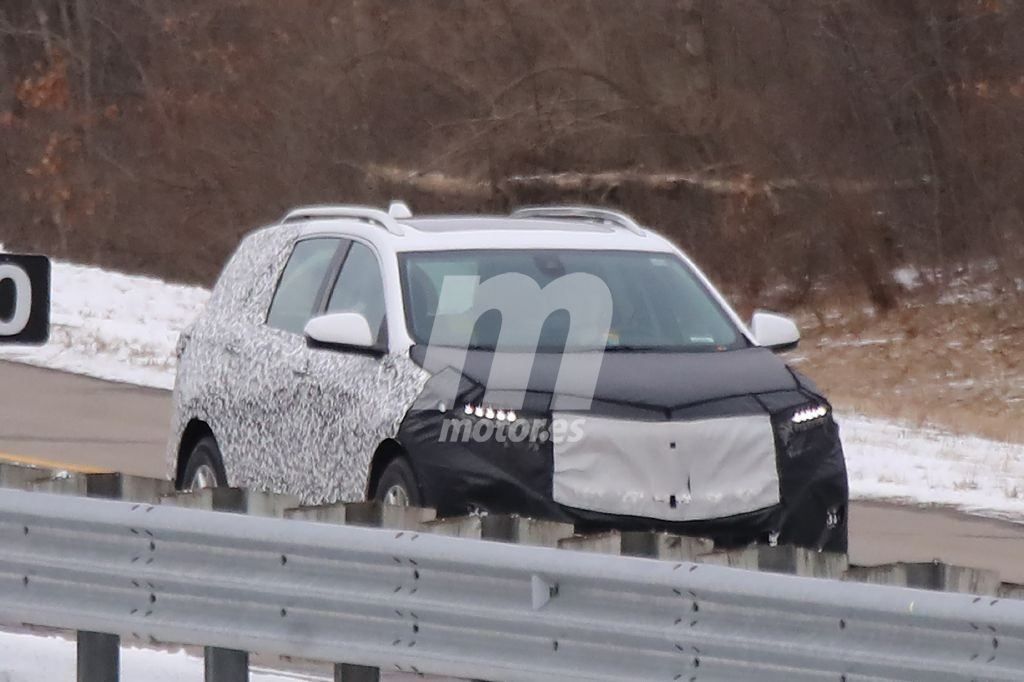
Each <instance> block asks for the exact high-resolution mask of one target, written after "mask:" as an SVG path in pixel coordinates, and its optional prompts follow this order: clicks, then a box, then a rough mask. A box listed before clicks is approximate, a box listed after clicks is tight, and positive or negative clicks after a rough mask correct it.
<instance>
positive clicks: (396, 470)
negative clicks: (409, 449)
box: [374, 457, 422, 507]
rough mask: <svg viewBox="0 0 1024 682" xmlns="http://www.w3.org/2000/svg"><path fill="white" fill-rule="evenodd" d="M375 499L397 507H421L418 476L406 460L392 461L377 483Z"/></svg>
mask: <svg viewBox="0 0 1024 682" xmlns="http://www.w3.org/2000/svg"><path fill="white" fill-rule="evenodd" d="M374 499H375V500H377V501H378V502H380V503H382V504H390V505H394V506H396V507H420V506H422V498H421V497H420V488H419V485H418V484H417V483H416V474H415V473H413V470H412V467H411V466H409V463H408V462H407V461H405V459H403V458H401V457H399V458H397V459H393V460H391V462H390V463H389V464H388V465H387V467H385V469H384V472H383V473H381V475H380V480H379V481H378V482H377V491H376V494H375V495H374Z"/></svg>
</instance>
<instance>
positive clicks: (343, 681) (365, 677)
mask: <svg viewBox="0 0 1024 682" xmlns="http://www.w3.org/2000/svg"><path fill="white" fill-rule="evenodd" d="M334 682H380V668H370V667H368V666H365V665H352V664H350V663H335V664H334Z"/></svg>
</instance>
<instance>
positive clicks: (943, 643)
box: [0, 490, 1024, 682]
mask: <svg viewBox="0 0 1024 682" xmlns="http://www.w3.org/2000/svg"><path fill="white" fill-rule="evenodd" d="M0 547H2V550H0V622H5V623H9V624H18V623H31V624H35V625H42V626H51V627H59V628H70V629H78V630H85V631H92V632H106V633H112V634H119V635H121V636H122V637H123V638H124V639H125V640H126V641H132V640H133V639H135V640H141V641H144V642H146V641H160V642H169V643H179V644H196V645H209V646H217V647H224V648H228V649H238V650H244V651H258V652H263V653H270V654H284V655H292V656H298V657H304V658H310V659H318V660H323V661H339V660H345V661H349V662H352V663H358V664H363V665H373V666H380V667H381V668H382V669H383V670H385V671H386V670H400V671H411V672H422V673H437V674H446V675H453V676H460V677H473V678H484V679H490V680H523V681H531V682H532V681H534V680H543V679H550V680H621V679H643V680H694V681H696V680H701V681H705V680H773V679H774V680H820V679H836V680H850V681H852V680H861V679H877V678H885V679H905V680H924V679H927V680H953V679H964V678H973V679H985V680H1018V679H1020V675H1021V671H1022V670H1024V602H1022V601H1016V600H1011V599H997V598H990V597H976V596H971V595H962V594H950V593H940V592H929V591H923V590H913V589H906V588H893V587H883V586H877V585H867V584H856V583H849V582H840V581H834V580H818V579H809V578H797V577H793V576H785V575H775V574H769V573H757V572H751V571H744V570H739V569H732V568H726V567H720V566H713V565H706V564H695V563H689V562H672V561H660V560H650V559H638V558H628V557H615V556H604V555H597V554H587V553H581V552H571V551H566V550H557V549H548V548H540V547H527V546H520V545H508V544H502V543H495V542H485V541H477V540H467V539H461V538H449V537H441V536H433V535H429V534H425V533H419V532H415V531H394V530H379V529H370V528H359V527H353V526H336V525H331V524H323V523H313V522H308V521H299V520H293V519H274V518H262V517H253V516H245V515H237V514H229V513H220V512H209V511H199V510H194V509H185V508H178V507H172V506H154V505H151V504H141V503H131V502H114V501H106V500H98V499H88V498H81V497H69V496H61V495H50V494H44V493H38V492H24V491H18V490H0Z"/></svg>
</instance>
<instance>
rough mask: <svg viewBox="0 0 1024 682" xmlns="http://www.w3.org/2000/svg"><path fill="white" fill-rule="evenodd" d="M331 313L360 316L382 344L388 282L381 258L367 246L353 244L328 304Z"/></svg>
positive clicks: (328, 310)
mask: <svg viewBox="0 0 1024 682" xmlns="http://www.w3.org/2000/svg"><path fill="white" fill-rule="evenodd" d="M327 312H328V313H360V314H361V315H363V317H365V318H366V320H367V322H369V323H370V329H371V331H373V332H374V333H375V334H376V337H375V338H376V340H377V341H378V342H379V341H380V340H381V335H382V334H383V331H384V281H383V280H382V279H381V276H380V266H379V265H378V264H377V257H376V256H374V255H373V252H372V251H370V249H369V248H368V247H366V246H365V245H363V244H360V243H359V242H352V247H351V248H350V249H349V251H348V255H347V256H346V257H345V263H344V264H343V265H342V266H341V273H340V274H339V275H338V280H337V282H335V283H334V289H333V290H332V291H331V297H330V299H328V301H327Z"/></svg>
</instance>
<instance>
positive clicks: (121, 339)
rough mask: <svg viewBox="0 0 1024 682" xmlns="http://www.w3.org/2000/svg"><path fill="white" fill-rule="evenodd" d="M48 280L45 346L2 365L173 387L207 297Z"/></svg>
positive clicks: (121, 282)
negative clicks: (181, 347) (182, 337)
mask: <svg viewBox="0 0 1024 682" xmlns="http://www.w3.org/2000/svg"><path fill="white" fill-rule="evenodd" d="M2 250H3V247H2V246H0V251H2ZM51 278H52V285H51V289H52V291H51V330H50V342H49V343H47V344H46V345H45V346H41V347H36V348H31V347H24V346H18V347H15V346H3V347H0V360H17V361H19V362H25V363H28V364H31V365H38V366H41V367H51V368H54V369H61V370H65V371H68V372H76V373H79V374H88V375H90V376H95V377H99V378H101V379H110V380H112V381H124V382H127V383H132V384H139V385H142V386H155V387H158V388H171V387H172V385H173V383H174V346H175V344H176V343H177V340H178V333H179V332H180V331H181V330H182V329H183V328H184V327H185V326H186V325H187V324H188V323H189V322H190V321H191V320H192V319H193V318H194V317H195V316H196V314H197V313H198V312H199V310H201V309H202V307H203V305H204V304H205V303H206V299H207V298H209V292H208V291H207V290H206V289H202V288H200V287H189V286H181V285H175V284H167V283H166V282H163V281H161V280H158V279H153V278H151V277H139V276H136V275H122V274H120V273H115V272H107V271H104V270H101V269H99V268H92V267H85V266H81V265H72V264H70V263H63V262H60V261H54V262H53V270H52V275H51ZM0 682H3V680H0Z"/></svg>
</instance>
